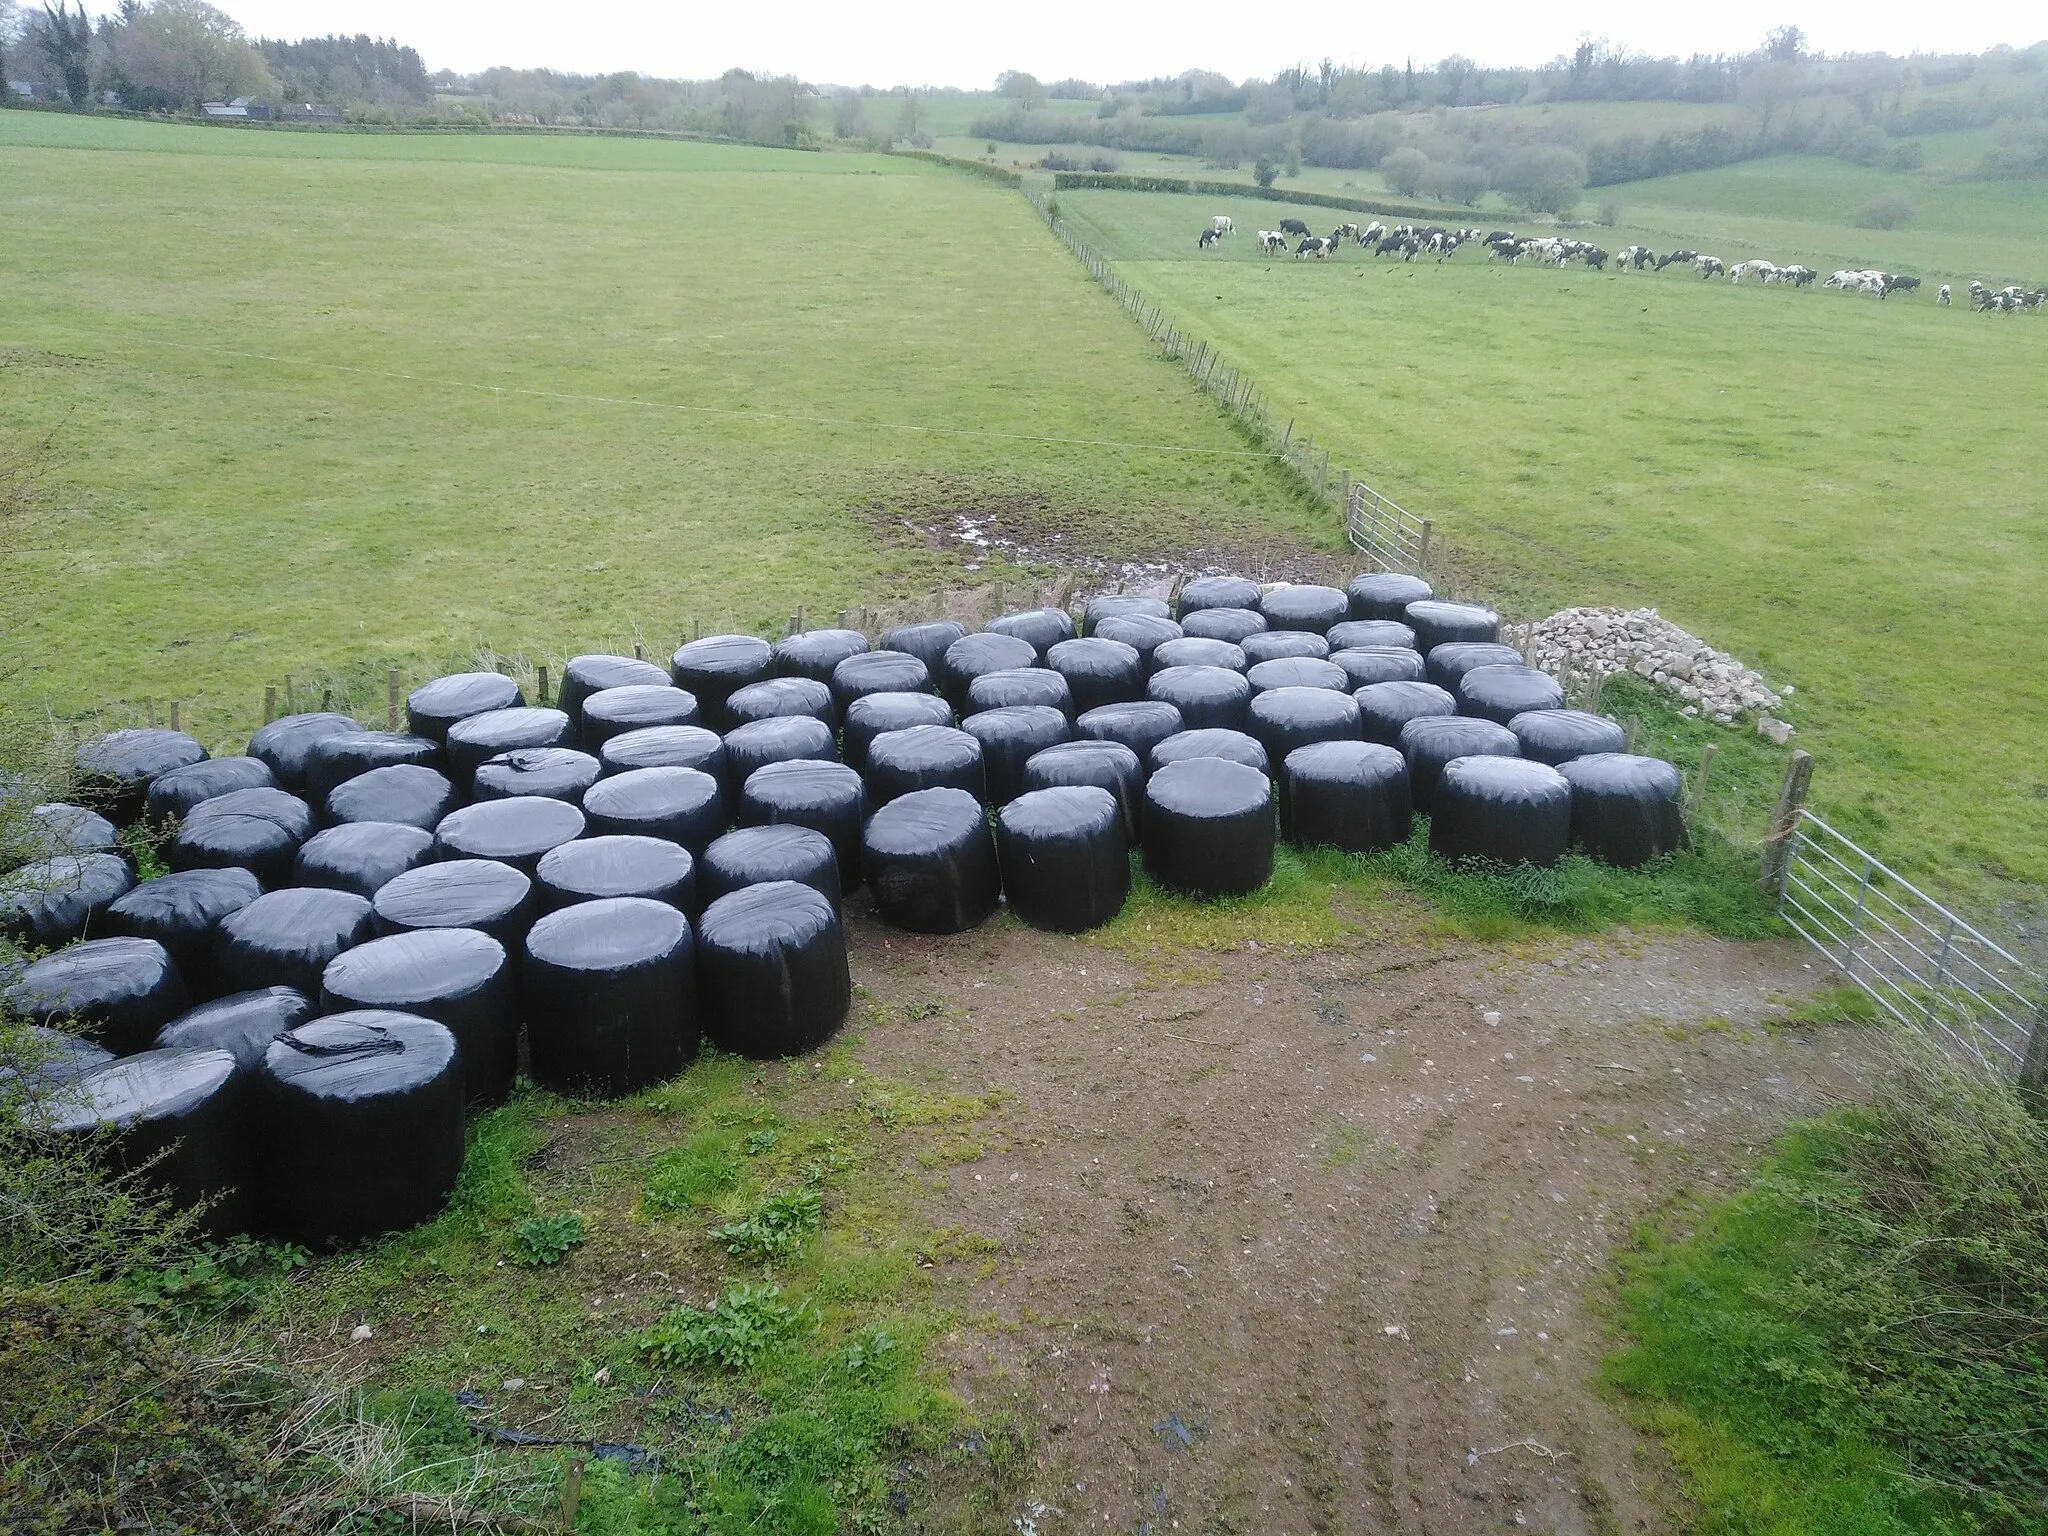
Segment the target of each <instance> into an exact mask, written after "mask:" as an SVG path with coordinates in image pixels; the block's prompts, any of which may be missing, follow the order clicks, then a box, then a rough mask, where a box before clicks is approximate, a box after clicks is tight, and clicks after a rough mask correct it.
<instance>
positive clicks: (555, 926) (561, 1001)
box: [524, 896, 829, 1098]
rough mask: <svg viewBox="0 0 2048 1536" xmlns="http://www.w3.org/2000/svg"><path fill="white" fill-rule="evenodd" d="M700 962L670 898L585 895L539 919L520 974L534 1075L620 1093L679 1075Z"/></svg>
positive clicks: (590, 1091) (687, 1054) (692, 1024)
mask: <svg viewBox="0 0 2048 1536" xmlns="http://www.w3.org/2000/svg"><path fill="white" fill-rule="evenodd" d="M827 905H829V903H827ZM696 961H697V957H696V949H695V944H694V939H693V935H692V934H691V931H690V920H689V919H688V918H686V917H685V916H683V914H682V913H681V912H679V911H677V910H676V909H675V908H674V907H672V906H670V905H669V904H668V903H667V902H662V901H649V900H646V899H645V898H643V897H638V896H613V897H608V898H605V899H603V900H599V901H580V902H578V903H576V904H575V905H574V906H570V907H564V908H562V909H561V910H560V911H559V912H550V913H549V914H548V915H547V916H546V917H544V918H542V919H541V920H540V921H539V922H537V923H535V924H534V925H533V932H532V933H531V934H529V935H528V936H527V940H526V966H525V973H524V989H525V999H526V1038H527V1043H528V1045H529V1046H530V1047H531V1049H532V1054H533V1075H534V1079H535V1081H537V1082H539V1083H540V1084H542V1085H543V1086H544V1087H548V1088H553V1089H555V1090H557V1091H558V1092H563V1093H572V1094H578V1095H589V1096H592V1097H596V1098H617V1097H619V1096H620V1095H622V1094H628V1093H636V1092H638V1091H639V1090H640V1089H642V1088H648V1087H652V1086H653V1085H654V1084H655V1083H660V1082H666V1081H667V1080H668V1079H669V1078H671V1077H674V1076H675V1075H676V1074H677V1073H678V1072H680V1071H682V1070H683V1068H684V1067H686V1066H688V1065H689V1064H690V1063H691V1062H692V1061H693V1060H695V1059H696V1056H697V1044H698V1033H697V963H696Z"/></svg>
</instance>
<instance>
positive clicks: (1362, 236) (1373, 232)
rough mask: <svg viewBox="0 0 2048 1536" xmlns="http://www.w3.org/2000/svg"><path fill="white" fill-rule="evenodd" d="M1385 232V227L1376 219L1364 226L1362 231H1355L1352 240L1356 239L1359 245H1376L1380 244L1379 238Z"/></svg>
mask: <svg viewBox="0 0 2048 1536" xmlns="http://www.w3.org/2000/svg"><path fill="white" fill-rule="evenodd" d="M1386 232H1387V226H1386V225H1384V224H1382V223H1381V222H1380V221H1379V220H1378V219H1374V220H1373V221H1372V222H1371V223H1370V224H1368V225H1366V226H1365V228H1364V229H1361V230H1359V231H1357V232H1356V233H1355V234H1354V236H1353V238H1354V239H1356V240H1357V241H1358V243H1359V244H1360V245H1378V244H1379V242H1380V236H1381V235H1384V234H1385V233H1386Z"/></svg>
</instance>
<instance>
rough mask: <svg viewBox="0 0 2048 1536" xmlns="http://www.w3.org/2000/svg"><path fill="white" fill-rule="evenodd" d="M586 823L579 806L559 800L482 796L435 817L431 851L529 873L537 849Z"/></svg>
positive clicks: (577, 832)
mask: <svg viewBox="0 0 2048 1536" xmlns="http://www.w3.org/2000/svg"><path fill="white" fill-rule="evenodd" d="M611 782H613V783H616V782H617V781H616V780H612V781H611ZM587 825H588V818H586V817H585V816H584V814H583V812H582V811H580V810H578V809H577V808H576V807H575V806H573V805H570V804H569V803H568V802H567V801H564V800H547V799H541V798H537V797H535V796H532V795H522V796H520V797H519V798H518V799H516V800H486V801H484V802H483V803H482V804H481V805H466V806H464V807H463V808H462V809H461V810H459V811H450V812H449V813H448V814H447V815H446V816H444V817H443V818H442V819H441V824H440V825H439V826H438V827H436V828H434V857H435V858H437V859H495V860H496V861H497V862H498V863H500V864H510V865H511V866H512V867H513V868H514V869H516V870H518V871H519V872H520V873H521V874H523V875H527V876H531V875H532V874H533V872H534V871H535V870H536V869H538V868H539V867H540V858H541V855H542V854H544V853H546V852H547V851H548V850H549V849H550V848H553V847H556V846H557V845H559V844H562V843H567V842H573V841H574V840H575V839H577V838H579V837H581V836H582V835H583V832H584V829H585V827H586V826H587ZM604 830H606V831H617V830H618V829H617V828H615V827H607V828H605V829H604Z"/></svg>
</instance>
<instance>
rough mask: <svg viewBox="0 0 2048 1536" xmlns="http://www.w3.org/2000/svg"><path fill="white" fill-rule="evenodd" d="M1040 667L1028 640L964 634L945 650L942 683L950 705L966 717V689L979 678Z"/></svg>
mask: <svg viewBox="0 0 2048 1536" xmlns="http://www.w3.org/2000/svg"><path fill="white" fill-rule="evenodd" d="M1037 665H1038V650H1037V648H1036V647H1035V646H1033V645H1032V644H1031V643H1030V642H1029V641H1028V640H1019V639H1018V638H1017V637H1016V636H1015V635H1004V634H996V633H992V632H990V631H987V630H984V631H983V632H982V633H980V634H976V635H962V636H961V637H960V638H959V639H958V640H955V641H954V642H953V643H952V644H951V645H949V646H947V647H946V659H945V663H944V665H943V666H942V667H941V669H940V672H939V682H940V685H941V687H942V689H943V691H944V693H945V695H946V700H947V702H948V703H950V704H951V705H952V706H953V708H954V709H955V710H958V711H959V712H961V713H962V714H965V713H967V712H968V693H967V690H968V688H969V686H970V685H971V684H972V683H973V682H974V680H975V679H976V678H977V677H981V676H983V675H984V674H985V673H989V672H1012V671H1015V670H1017V669H1018V668H1020V667H1035V666H1037Z"/></svg>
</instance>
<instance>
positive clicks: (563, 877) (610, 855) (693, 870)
mask: <svg viewBox="0 0 2048 1536" xmlns="http://www.w3.org/2000/svg"><path fill="white" fill-rule="evenodd" d="M534 887H535V889H536V890H537V891H538V892H539V893H540V906H541V910H542V911H543V912H559V911H561V909H562V908H564V907H570V906H574V905H575V904H576V903H577V902H579V901H604V900H607V899H609V898H611V897H614V896H639V897H642V898H644V899H646V900H648V901H665V902H667V903H668V904H669V905H670V906H672V907H674V908H675V909H676V910H677V911H678V912H681V913H682V914H683V915H684V916H686V917H687V916H690V915H692V914H694V913H696V912H697V911H698V910H699V909H700V908H701V906H702V903H701V902H700V901H699V900H698V899H697V861H696V860H695V859H694V858H693V857H691V854H690V850H689V849H687V848H685V847H684V846H683V845H682V844H681V843H672V842H670V841H668V839H666V838H661V837H581V838H578V839H577V840H576V841H575V842H573V843H563V844H562V845H561V846H560V847H559V848H550V849H549V850H548V851H547V852H546V853H544V854H542V855H541V860H540V869H539V871H538V873H537V874H536V875H535V877H534Z"/></svg>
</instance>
